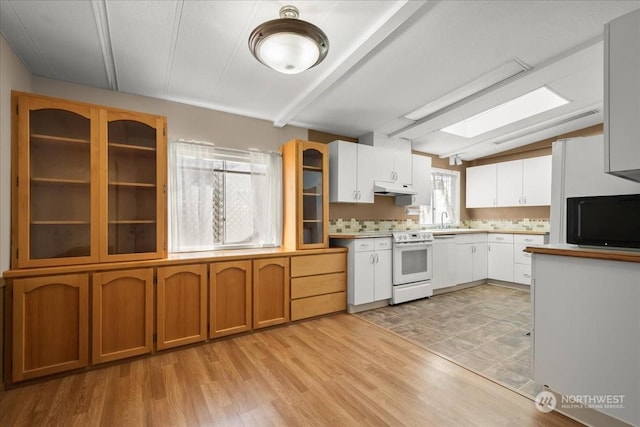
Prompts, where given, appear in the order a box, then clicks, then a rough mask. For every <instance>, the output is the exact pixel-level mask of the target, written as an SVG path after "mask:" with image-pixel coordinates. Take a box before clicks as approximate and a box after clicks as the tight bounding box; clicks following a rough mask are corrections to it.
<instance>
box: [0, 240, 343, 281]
mask: <svg viewBox="0 0 640 427" xmlns="http://www.w3.org/2000/svg"><path fill="white" fill-rule="evenodd" d="M346 251H347V249H346V248H340V247H335V248H326V249H305V250H295V249H288V248H283V247H279V248H247V249H226V250H219V251H206V252H183V253H173V254H169V256H168V257H167V258H162V259H149V260H141V261H126V262H105V263H96V264H73V265H64V266H58V267H41V268H22V269H15V270H7V271H5V272H4V273H3V275H2V277H4V278H14V277H27V276H29V277H33V276H45V275H51V274H67V273H78V272H86V271H107V270H120V269H125V268H144V267H160V266H169V265H181V264H182V265H184V264H195V263H209V262H223V261H236V260H244V259H252V260H253V259H260V258H275V257H278V256H303V255H319V254H329V253H340V252H346Z"/></svg>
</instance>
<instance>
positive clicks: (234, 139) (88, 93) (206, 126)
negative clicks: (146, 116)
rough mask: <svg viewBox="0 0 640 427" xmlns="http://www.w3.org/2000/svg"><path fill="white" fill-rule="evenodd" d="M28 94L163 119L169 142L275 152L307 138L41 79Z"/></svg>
mask: <svg viewBox="0 0 640 427" xmlns="http://www.w3.org/2000/svg"><path fill="white" fill-rule="evenodd" d="M32 91H33V92H34V93H38V94H42V95H48V96H54V97H59V98H67V99H72V100H75V101H82V102H88V103H92V104H99V105H105V106H109V107H117V108H124V109H128V110H134V111H141V112H145V113H152V114H159V115H163V116H166V117H167V130H168V140H169V142H171V141H172V140H175V139H178V138H182V139H194V140H200V141H209V142H213V143H214V144H216V145H218V146H220V147H228V148H237V149H248V148H258V149H261V150H274V151H275V150H278V148H279V147H280V145H281V144H282V143H284V142H287V141H288V140H290V139H294V138H299V139H305V138H306V137H307V129H303V128H299V127H295V126H285V127H283V128H278V127H274V126H273V123H272V122H270V121H267V120H260V119H253V118H250V117H245V116H239V115H236V114H230V113H224V112H221V111H215V110H209V109H206V108H201V107H193V106H190V105H186V104H181V103H179V102H172V101H164V100H161V99H157V98H149V97H145V96H139V95H131V94H127V93H121V92H113V91H110V90H104V89H96V88H92V87H88V86H81V85H76V84H71V83H66V82H62V81H59V80H51V79H46V78H43V77H36V76H34V77H33V81H32Z"/></svg>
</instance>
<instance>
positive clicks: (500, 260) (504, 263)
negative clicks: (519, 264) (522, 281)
mask: <svg viewBox="0 0 640 427" xmlns="http://www.w3.org/2000/svg"><path fill="white" fill-rule="evenodd" d="M488 241H489V253H488V256H487V258H488V262H487V267H488V277H489V279H495V280H504V281H505V282H513V234H502V233H496V234H494V233H490V234H489V237H488Z"/></svg>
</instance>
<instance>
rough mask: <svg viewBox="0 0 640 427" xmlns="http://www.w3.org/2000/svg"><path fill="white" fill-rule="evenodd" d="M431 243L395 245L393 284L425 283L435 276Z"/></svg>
mask: <svg viewBox="0 0 640 427" xmlns="http://www.w3.org/2000/svg"><path fill="white" fill-rule="evenodd" d="M432 248H433V246H432V244H431V242H419V243H418V242H416V243H394V245H393V284H394V285H404V284H406V283H413V282H423V281H425V280H430V279H431V276H432V275H433V273H432V269H431V263H432V257H433V253H432Z"/></svg>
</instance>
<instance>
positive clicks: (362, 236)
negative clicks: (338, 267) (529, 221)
mask: <svg viewBox="0 0 640 427" xmlns="http://www.w3.org/2000/svg"><path fill="white" fill-rule="evenodd" d="M400 231H405V230H393V231H389V230H386V231H363V232H355V233H353V232H352V233H345V232H343V233H330V234H329V237H330V238H332V239H365V238H369V237H391V235H392V234H393V233H395V232H400ZM406 231H430V232H432V233H433V235H434V236H439V235H444V234H473V233H506V234H534V235H541V236H543V235H545V234H549V232H548V231H533V230H494V229H485V228H437V229H425V230H406Z"/></svg>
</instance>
